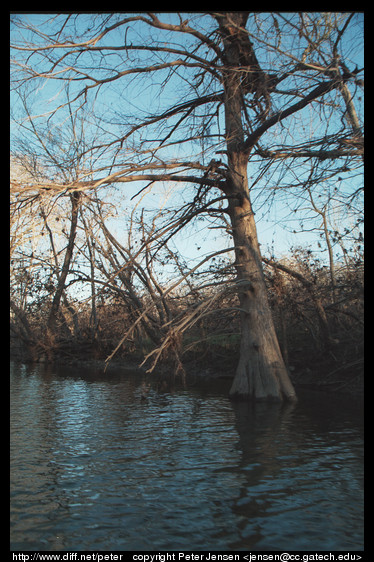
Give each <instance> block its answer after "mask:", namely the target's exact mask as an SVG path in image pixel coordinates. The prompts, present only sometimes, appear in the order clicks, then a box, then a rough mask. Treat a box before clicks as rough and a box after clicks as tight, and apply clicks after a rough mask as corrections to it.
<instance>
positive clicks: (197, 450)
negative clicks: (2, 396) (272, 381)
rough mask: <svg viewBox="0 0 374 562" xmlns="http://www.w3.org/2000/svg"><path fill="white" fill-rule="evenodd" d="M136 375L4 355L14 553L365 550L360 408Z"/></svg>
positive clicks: (327, 399) (325, 399) (329, 400)
mask: <svg viewBox="0 0 374 562" xmlns="http://www.w3.org/2000/svg"><path fill="white" fill-rule="evenodd" d="M141 383H142V381H141V380H140V378H139V375H137V376H135V375H128V374H127V375H123V374H122V375H121V374H120V373H112V374H111V375H108V374H107V375H102V374H101V373H93V372H92V371H91V372H90V371H86V372H83V371H82V369H80V370H79V371H78V370H75V371H74V370H70V371H69V370H67V369H66V368H65V369H64V370H61V368H60V369H59V370H57V369H56V368H55V369H53V368H51V367H49V368H48V367H41V366H39V367H38V368H34V369H31V368H30V367H25V366H23V365H11V548H12V549H13V550H96V551H97V550H125V551H126V550H151V551H159V550H252V551H253V550H317V551H318V550H361V549H363V537H362V535H363V522H362V517H363V515H362V509H363V508H362V502H363V498H362V495H363V482H362V473H363V462H362V454H363V453H362V446H363V443H362V427H361V425H362V419H361V413H360V408H359V407H358V406H357V405H355V404H350V403H349V402H348V403H347V401H346V400H342V399H339V400H338V399H335V400H332V398H331V396H327V397H326V396H324V395H320V394H317V395H311V394H310V393H309V394H308V395H307V396H305V397H302V396H301V399H300V400H299V402H298V403H297V404H296V405H274V404H273V405H265V404H263V405H259V404H257V405H255V406H253V405H249V404H246V403H239V404H236V403H232V402H231V401H229V400H228V399H227V394H228V384H226V383H222V384H221V387H222V388H220V385H219V384H217V382H216V381H214V382H213V383H210V385H208V383H204V384H202V383H201V384H200V385H197V386H194V387H192V388H189V389H187V390H186V389H185V390H175V391H174V392H159V391H157V389H156V388H152V387H151V388H150V390H149V392H148V394H147V399H146V400H144V399H142V390H141ZM209 386H210V387H211V388H209Z"/></svg>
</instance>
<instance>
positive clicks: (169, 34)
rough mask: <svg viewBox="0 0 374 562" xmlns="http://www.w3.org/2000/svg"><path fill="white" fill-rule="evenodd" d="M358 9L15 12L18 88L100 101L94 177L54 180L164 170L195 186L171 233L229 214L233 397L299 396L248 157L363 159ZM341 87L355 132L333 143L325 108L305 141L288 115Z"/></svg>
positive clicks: (75, 101)
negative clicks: (353, 57) (263, 249)
mask: <svg viewBox="0 0 374 562" xmlns="http://www.w3.org/2000/svg"><path fill="white" fill-rule="evenodd" d="M356 19H357V18H355V15H354V14H330V13H322V14H319V13H313V14H303V13H299V14H296V13H295V14H286V15H280V14H261V13H260V14H250V13H249V12H214V13H209V14H203V13H201V14H180V13H172V14H163V15H162V16H158V15H157V14H155V13H141V14H140V15H139V14H131V15H128V16H126V15H123V14H110V15H107V14H99V15H97V16H93V17H92V18H88V19H87V17H86V16H82V17H81V16H80V15H77V14H70V15H67V16H66V15H65V16H56V17H53V18H51V19H45V21H43V22H42V23H41V24H39V23H38V24H37V25H35V26H33V25H32V23H28V22H27V19H26V18H23V17H18V20H17V19H16V20H15V22H14V23H13V25H15V26H16V29H17V32H14V37H15V41H14V51H13V52H14V64H15V68H16V70H17V72H15V75H14V76H15V85H16V86H17V88H19V89H20V88H25V87H26V86H27V87H29V86H30V84H32V83H35V84H36V85H40V84H42V83H44V82H45V81H48V83H51V84H55V85H56V84H57V85H58V84H62V85H64V84H65V85H68V86H69V102H68V103H54V104H50V109H47V110H45V111H44V115H48V119H49V120H50V122H52V120H53V119H56V116H57V114H58V113H60V114H61V115H64V113H65V114H66V108H67V107H68V108H69V113H70V114H71V113H72V112H73V113H74V112H79V111H80V110H81V109H82V108H83V107H87V106H88V104H89V103H91V102H92V103H93V104H95V112H96V114H97V113H101V115H100V116H98V118H100V121H99V123H100V127H101V130H102V131H103V134H102V138H101V139H100V142H97V143H96V144H95V145H94V146H91V147H88V148H87V151H91V153H92V154H94V153H95V154H96V155H97V154H100V155H101V158H100V165H97V166H96V170H95V171H94V173H93V174H92V175H91V176H90V178H85V177H82V176H80V177H79V178H74V179H71V180H69V181H68V182H66V183H64V184H61V181H58V180H53V181H50V182H49V184H48V186H47V187H48V188H49V189H50V190H52V192H54V193H61V192H62V191H70V192H72V193H73V194H75V195H74V196H75V197H78V196H77V195H76V194H78V193H79V192H80V191H83V190H87V189H94V188H97V187H99V186H107V185H110V184H116V185H121V184H122V183H128V182H135V181H137V182H144V185H145V186H147V185H149V184H153V183H155V182H174V183H175V184H182V185H183V186H187V185H190V186H191V187H192V192H191V195H190V196H189V201H188V203H186V204H185V205H183V206H182V207H181V208H180V209H179V210H178V212H177V213H176V214H175V216H174V219H173V220H172V221H171V224H170V225H169V227H168V232H169V234H168V236H169V237H170V236H172V235H175V233H176V232H179V231H180V230H181V229H182V228H183V227H184V226H185V225H186V224H188V223H189V222H190V221H192V220H194V219H195V218H196V217H198V216H204V215H205V216H206V215H210V216H216V217H217V216H218V215H221V216H225V217H226V220H228V221H229V223H230V233H231V236H232V239H233V245H234V248H235V268H236V275H237V276H236V280H235V283H234V285H235V288H236V291H237V295H238V299H239V308H240V320H241V346H240V358H239V364H238V367H237V372H236V376H235V379H234V382H233V386H232V389H231V395H232V396H237V397H251V398H255V399H282V398H286V399H289V400H293V399H294V398H295V391H294V388H293V386H292V384H291V381H290V378H289V375H288V372H287V368H286V366H285V364H284V361H283V358H282V354H281V352H280V348H279V345H278V340H277V336H276V333H275V329H274V324H273V320H272V316H271V312H270V308H269V304H268V300H267V294H266V287H265V281H264V275H263V270H262V264H261V261H262V260H261V253H260V248H259V243H258V237H257V231H256V223H255V215H254V210H253V207H252V202H251V190H250V185H249V182H248V171H247V169H248V164H250V165H252V163H253V158H254V156H256V157H258V155H259V156H260V157H263V158H269V157H270V159H271V160H272V161H275V160H276V159H277V158H279V157H282V158H292V159H297V158H301V159H305V158H307V159H316V160H317V161H319V160H325V159H339V158H344V157H347V156H349V157H353V158H362V154H363V146H362V129H361V127H360V124H359V122H358V117H357V113H355V111H354V107H353V105H352V103H351V102H352V95H351V93H350V90H349V85H350V84H353V85H356V83H357V81H358V79H359V78H360V73H361V72H362V70H363V69H359V68H357V69H354V70H352V69H351V70H349V64H350V63H349V60H348V55H347V54H346V52H345V44H346V43H345V38H346V36H347V34H348V33H349V32H351V29H352V28H353V26H354V25H356ZM139 37H141V38H142V39H141V41H140V40H139ZM145 85H146V86H147V87H148V88H149V93H150V99H149V100H148V108H147V111H143V112H141V111H140V110H137V109H135V108H134V111H132V110H130V107H134V105H136V104H134V103H133V102H132V100H131V98H130V99H128V104H129V105H128V108H127V111H125V110H124V106H125V104H124V103H123V97H121V98H117V102H116V103H119V100H121V103H120V105H117V106H116V108H114V109H113V108H111V107H110V103H111V102H106V101H105V100H106V99H107V98H106V97H105V96H108V94H109V92H113V91H114V89H116V88H118V91H120V92H121V96H123V95H125V92H126V90H128V92H130V91H131V88H133V91H137V92H138V95H139V92H140V90H139V87H140V88H141V89H142V90H143V91H144V88H145ZM185 86H186V88H187V94H186V97H182V92H183V89H184V87H185ZM136 88H138V89H136ZM173 88H175V90H174V92H173V97H172V102H171V103H169V100H170V98H171V95H172V89H173ZM175 91H176V92H177V94H175ZM175 96H177V97H176V101H175ZM341 97H342V98H343V102H344V104H345V107H346V111H347V113H346V115H347V120H346V122H348V123H349V124H350V126H353V128H354V135H355V141H354V142H353V141H352V142H348V143H347V142H346V143H344V142H342V141H343V140H344V139H346V138H347V130H346V127H345V125H344V124H343V125H344V126H343V127H340V129H338V130H337V128H336V124H335V121H334V119H333V118H332V117H331V118H330V119H329V123H331V128H332V133H331V135H330V136H329V142H328V143H327V144H326V132H324V135H323V137H318V136H315V137H313V138H309V139H308V141H305V139H303V140H301V134H300V132H297V130H296V128H297V127H298V126H299V125H298V124H300V123H303V122H305V120H308V121H309V119H310V117H309V115H308V112H312V113H314V119H320V116H321V114H322V113H323V112H324V111H327V110H328V111H329V113H330V114H331V113H333V112H334V108H335V107H337V106H338V104H339V99H341ZM186 98H187V99H186ZM113 99H115V98H113ZM138 99H139V104H142V103H146V100H145V98H143V99H140V98H138ZM149 102H151V103H149ZM100 104H101V105H100ZM306 109H308V112H307V111H304V110H306ZM280 129H282V136H283V140H282V147H281V148H276V149H275V150H274V149H273V150H269V148H266V147H265V146H264V144H265V143H266V142H267V139H269V133H270V132H271V131H279V130H280ZM317 130H318V128H317ZM357 139H358V140H357ZM260 142H261V145H260ZM196 147H199V148H198V149H197V148H196ZM189 152H191V153H192V154H189ZM178 154H183V157H182V158H180V157H178ZM97 162H99V160H97ZM34 187H35V186H34ZM45 187H46V186H45V185H44V188H45ZM142 189H143V188H141V189H140V191H141V190H142ZM193 190H194V191H193ZM222 202H225V204H226V206H225V207H223V206H222ZM164 234H166V230H164Z"/></svg>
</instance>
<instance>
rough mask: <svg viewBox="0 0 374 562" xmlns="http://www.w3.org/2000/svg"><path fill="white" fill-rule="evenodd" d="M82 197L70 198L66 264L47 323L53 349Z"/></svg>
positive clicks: (78, 195) (73, 196) (77, 192)
mask: <svg viewBox="0 0 374 562" xmlns="http://www.w3.org/2000/svg"><path fill="white" fill-rule="evenodd" d="M80 195H81V194H80V192H79V191H74V192H73V193H72V194H71V196H70V199H71V205H72V210H71V223H70V233H69V240H68V245H67V247H66V250H65V257H64V263H63V265H62V269H61V272H60V273H59V275H58V283H57V289H56V292H55V294H54V297H53V300H52V305H51V310H50V312H49V317H48V322H47V339H48V340H49V343H50V344H51V345H52V347H53V343H54V339H55V335H56V329H57V319H58V313H59V310H60V304H61V298H62V295H63V292H64V290H65V284H66V278H67V275H68V273H69V269H70V263H71V259H72V256H73V251H74V241H75V235H76V232H77V223H78V209H79V201H80Z"/></svg>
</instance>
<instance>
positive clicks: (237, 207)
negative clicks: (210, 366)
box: [217, 12, 296, 400]
mask: <svg viewBox="0 0 374 562" xmlns="http://www.w3.org/2000/svg"><path fill="white" fill-rule="evenodd" d="M245 19H246V18H244V17H243V13H240V12H231V13H222V14H221V15H220V16H219V17H217V20H218V23H219V26H220V32H221V36H222V40H223V45H224V59H223V62H224V65H225V67H224V69H223V73H222V74H223V85H224V92H225V93H224V96H225V126H226V143H227V157H228V179H227V181H226V186H225V188H224V191H225V194H226V195H227V197H228V212H229V216H230V219H231V225H232V236H233V239H234V243H235V253H236V260H235V266H236V271H237V286H238V297H239V302H240V309H241V312H240V322H241V343H240V358H239V364H238V366H237V370H236V375H235V378H234V381H233V384H232V387H231V390H230V396H231V397H235V398H245V399H254V400H282V399H288V400H294V399H296V393H295V390H294V388H293V385H292V383H291V381H290V378H289V374H288V371H287V368H286V366H285V364H284V361H283V358H282V354H281V351H280V347H279V343H278V339H277V336H276V333H275V328H274V323H273V318H272V314H271V310H270V307H269V303H268V298H267V291H266V286H265V279H264V274H263V270H262V263H261V254H260V248H259V244H258V238H257V230H256V224H255V219H254V213H253V211H252V206H251V202H250V197H249V189H248V179H247V165H248V157H249V153H250V151H251V149H252V146H248V145H247V144H246V143H245V142H244V128H243V123H242V105H243V90H242V84H243V82H244V78H245V88H246V91H248V79H249V77H250V76H251V71H252V67H251V66H250V64H248V67H247V68H246V69H245V70H244V72H245V76H242V75H241V72H240V71H239V69H240V68H242V61H243V57H242V53H243V50H244V51H245V53H246V60H248V61H252V62H253V61H256V58H255V56H254V54H253V50H252V44H251V43H250V41H249V38H248V35H247V33H246V31H245V30H244V25H245ZM251 53H252V54H253V56H249V55H250V54H251ZM256 62H257V61H256ZM259 73H260V69H259V66H258V63H257V64H255V66H254V69H253V80H258V76H259ZM255 88H256V85H255V84H254V85H253V90H255Z"/></svg>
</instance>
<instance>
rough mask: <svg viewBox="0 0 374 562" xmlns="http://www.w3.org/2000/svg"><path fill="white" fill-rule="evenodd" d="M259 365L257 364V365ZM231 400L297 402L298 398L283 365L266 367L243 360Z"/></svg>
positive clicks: (234, 383) (236, 376) (237, 373)
mask: <svg viewBox="0 0 374 562" xmlns="http://www.w3.org/2000/svg"><path fill="white" fill-rule="evenodd" d="M256 363H257V364H256ZM230 398H231V399H234V400H247V401H248V400H251V401H261V402H281V401H283V400H287V401H296V400H297V396H296V392H295V390H294V388H293V385H292V383H291V381H290V379H289V375H288V372H287V369H286V367H285V366H284V365H283V364H279V363H273V364H270V365H266V364H264V363H262V364H259V363H258V362H255V361H253V359H252V360H251V361H250V362H248V361H246V362H244V361H243V360H241V361H240V362H239V365H238V368H237V371H236V375H235V378H234V381H233V384H232V387H231V389H230Z"/></svg>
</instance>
